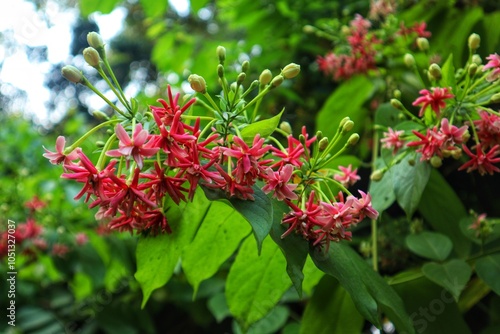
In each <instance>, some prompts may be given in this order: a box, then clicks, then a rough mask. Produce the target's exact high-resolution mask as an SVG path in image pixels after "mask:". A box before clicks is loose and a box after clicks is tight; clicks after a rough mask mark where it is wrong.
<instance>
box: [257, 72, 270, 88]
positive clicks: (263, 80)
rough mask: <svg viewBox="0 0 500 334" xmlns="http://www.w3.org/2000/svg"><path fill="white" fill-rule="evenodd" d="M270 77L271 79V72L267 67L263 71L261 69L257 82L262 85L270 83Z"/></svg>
mask: <svg viewBox="0 0 500 334" xmlns="http://www.w3.org/2000/svg"><path fill="white" fill-rule="evenodd" d="M272 79H273V74H272V73H271V71H269V70H268V69H265V70H264V71H262V73H261V74H260V76H259V82H260V84H261V85H263V86H265V85H267V84H268V83H270V82H271V80H272Z"/></svg>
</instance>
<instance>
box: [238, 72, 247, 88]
mask: <svg viewBox="0 0 500 334" xmlns="http://www.w3.org/2000/svg"><path fill="white" fill-rule="evenodd" d="M246 77H247V75H246V74H245V72H241V73H240V74H238V78H237V79H236V83H237V84H238V85H241V83H242V82H243V81H245V78H246Z"/></svg>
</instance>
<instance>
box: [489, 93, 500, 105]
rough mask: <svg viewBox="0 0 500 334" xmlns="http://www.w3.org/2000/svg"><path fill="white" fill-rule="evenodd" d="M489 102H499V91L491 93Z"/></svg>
mask: <svg viewBox="0 0 500 334" xmlns="http://www.w3.org/2000/svg"><path fill="white" fill-rule="evenodd" d="M490 102H493V103H498V102H500V93H496V94H493V96H492V97H491V98H490Z"/></svg>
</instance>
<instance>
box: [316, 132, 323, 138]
mask: <svg viewBox="0 0 500 334" xmlns="http://www.w3.org/2000/svg"><path fill="white" fill-rule="evenodd" d="M321 139H323V132H321V130H318V131H316V140H321Z"/></svg>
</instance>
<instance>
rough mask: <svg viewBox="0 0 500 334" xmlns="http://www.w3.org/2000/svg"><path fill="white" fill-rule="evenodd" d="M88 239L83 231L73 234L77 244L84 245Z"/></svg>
mask: <svg viewBox="0 0 500 334" xmlns="http://www.w3.org/2000/svg"><path fill="white" fill-rule="evenodd" d="M88 241H89V237H88V236H87V235H86V234H85V233H83V232H80V233H77V234H76V235H75V242H76V244H77V245H79V246H82V245H85V244H86V243H87V242H88Z"/></svg>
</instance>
